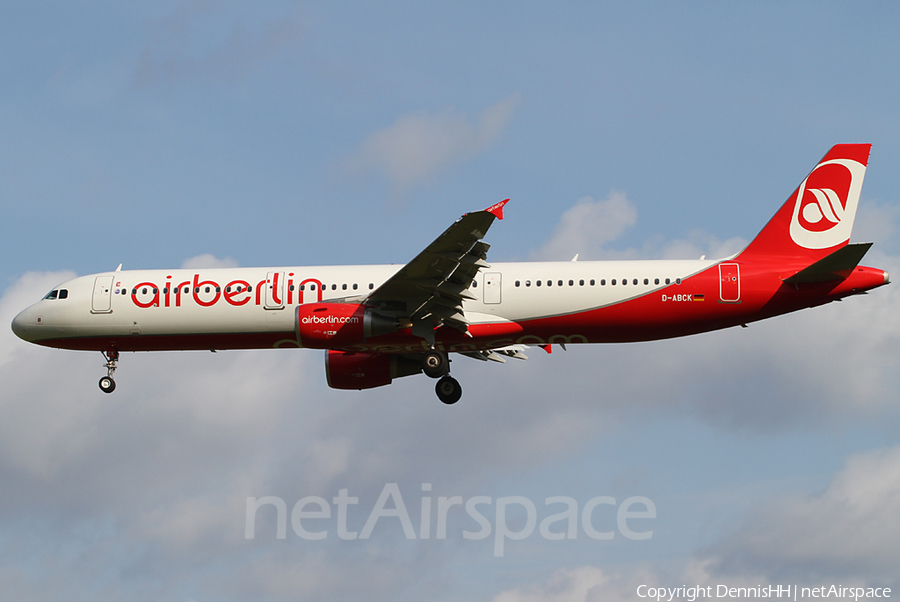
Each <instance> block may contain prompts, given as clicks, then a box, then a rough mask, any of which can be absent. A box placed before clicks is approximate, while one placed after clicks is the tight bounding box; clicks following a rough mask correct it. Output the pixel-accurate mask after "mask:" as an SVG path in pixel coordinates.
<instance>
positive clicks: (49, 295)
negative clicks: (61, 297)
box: [44, 289, 59, 300]
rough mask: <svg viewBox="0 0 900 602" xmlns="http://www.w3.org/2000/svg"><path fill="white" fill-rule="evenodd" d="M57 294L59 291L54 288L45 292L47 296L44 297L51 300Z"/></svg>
mask: <svg viewBox="0 0 900 602" xmlns="http://www.w3.org/2000/svg"><path fill="white" fill-rule="evenodd" d="M58 294H59V291H58V290H56V289H53V290H52V291H50V292H49V293H47V296H45V297H44V299H51V300H52V299H56V296H57V295H58Z"/></svg>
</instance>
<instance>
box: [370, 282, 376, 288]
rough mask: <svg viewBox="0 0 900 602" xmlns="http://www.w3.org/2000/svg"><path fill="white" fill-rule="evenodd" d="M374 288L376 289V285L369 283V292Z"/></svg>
mask: <svg viewBox="0 0 900 602" xmlns="http://www.w3.org/2000/svg"><path fill="white" fill-rule="evenodd" d="M373 288H375V285H374V284H373V283H371V282H370V283H369V290H372V289H373Z"/></svg>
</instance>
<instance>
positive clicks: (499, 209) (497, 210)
mask: <svg viewBox="0 0 900 602" xmlns="http://www.w3.org/2000/svg"><path fill="white" fill-rule="evenodd" d="M508 202H509V199H506V200H504V201H500V202H499V203H497V204H496V205H493V206H491V207H488V208H487V209H485V211H487V212H488V213H490V214H491V215H494V216H496V217H497V219H503V205H505V204H507V203H508Z"/></svg>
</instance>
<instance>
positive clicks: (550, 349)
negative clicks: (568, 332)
mask: <svg viewBox="0 0 900 602" xmlns="http://www.w3.org/2000/svg"><path fill="white" fill-rule="evenodd" d="M538 347H540V348H541V349H543V350H544V351H546V352H547V353H553V345H549V344H548V345H538Z"/></svg>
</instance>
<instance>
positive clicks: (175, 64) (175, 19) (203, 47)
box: [134, 1, 305, 88]
mask: <svg viewBox="0 0 900 602" xmlns="http://www.w3.org/2000/svg"><path fill="white" fill-rule="evenodd" d="M228 12H229V11H228V9H227V8H226V7H225V6H224V5H223V4H222V3H214V2H206V1H201V2H191V3H187V4H184V5H182V6H180V7H179V8H178V9H177V10H176V11H175V12H174V13H173V14H172V15H171V16H170V17H169V18H167V19H164V20H162V21H161V22H159V23H158V24H157V26H156V27H155V28H154V29H153V30H152V35H151V37H150V40H149V41H148V43H147V44H146V45H145V46H144V48H143V49H142V51H141V55H140V58H139V60H138V64H137V67H136V69H135V73H134V85H135V86H136V87H139V88H140V87H151V86H156V85H159V84H171V83H178V82H181V81H190V80H196V79H198V78H225V79H235V78H238V77H241V76H244V75H246V74H247V73H250V72H252V71H253V69H255V68H256V67H257V66H258V65H259V64H260V63H262V62H264V61H265V60H267V59H269V58H271V57H272V56H275V55H277V54H278V53H280V52H284V51H285V50H287V49H290V48H291V47H293V46H295V45H296V44H297V42H298V41H299V40H300V39H301V37H302V35H303V33H304V31H305V26H304V24H303V21H302V20H301V18H300V15H299V13H298V12H297V11H292V12H289V13H288V14H286V15H283V16H280V17H278V18H276V19H272V20H269V21H264V22H258V23H252V22H249V23H248V19H247V18H246V17H245V18H244V19H243V20H240V21H236V20H233V17H232V16H231V15H229V14H228Z"/></svg>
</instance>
